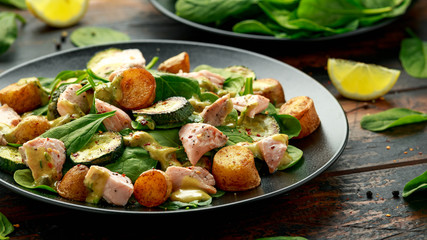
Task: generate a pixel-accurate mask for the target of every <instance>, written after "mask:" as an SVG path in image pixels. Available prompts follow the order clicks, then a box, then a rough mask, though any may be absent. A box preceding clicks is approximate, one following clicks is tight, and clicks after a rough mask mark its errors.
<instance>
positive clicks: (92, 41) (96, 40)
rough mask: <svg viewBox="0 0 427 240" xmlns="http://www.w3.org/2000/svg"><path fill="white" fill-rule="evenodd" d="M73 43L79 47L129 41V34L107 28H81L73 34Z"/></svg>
mask: <svg viewBox="0 0 427 240" xmlns="http://www.w3.org/2000/svg"><path fill="white" fill-rule="evenodd" d="M70 39H71V42H72V43H73V44H74V45H76V46H77V47H84V46H92V45H98V44H104V43H114V42H122V41H129V40H130V37H129V36H128V35H127V34H124V33H122V32H119V31H116V30H114V29H111V28H105V27H81V28H78V29H76V30H75V31H74V32H72V33H71V36H70Z"/></svg>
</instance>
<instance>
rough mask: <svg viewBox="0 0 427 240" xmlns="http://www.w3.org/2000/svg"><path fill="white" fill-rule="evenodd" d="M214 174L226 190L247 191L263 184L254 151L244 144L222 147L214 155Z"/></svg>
mask: <svg viewBox="0 0 427 240" xmlns="http://www.w3.org/2000/svg"><path fill="white" fill-rule="evenodd" d="M212 174H213V176H214V177H215V182H216V186H217V187H218V188H219V189H221V190H224V191H246V190H249V189H252V188H255V187H257V186H259V185H260V184H261V178H260V176H259V173H258V170H257V169H256V167H255V160H254V155H253V153H252V152H251V151H250V150H249V149H248V148H245V147H243V146H227V147H224V148H221V150H219V151H218V152H217V153H216V154H215V157H214V160H213V164H212Z"/></svg>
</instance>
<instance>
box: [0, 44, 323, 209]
mask: <svg viewBox="0 0 427 240" xmlns="http://www.w3.org/2000/svg"><path fill="white" fill-rule="evenodd" d="M157 60H158V59H157V58H153V60H151V61H150V62H149V63H146V60H145V58H144V56H143V54H142V52H141V51H140V50H139V49H124V50H122V49H116V48H111V49H106V50H103V51H100V52H98V53H96V54H95V55H94V56H93V57H92V58H91V59H90V60H89V61H88V63H87V68H86V69H84V70H76V71H63V72H60V73H59V74H58V75H57V76H56V77H55V78H41V77H39V78H36V77H29V78H24V79H20V80H19V81H18V82H17V83H14V84H11V85H9V86H7V87H5V88H4V89H2V90H0V102H1V104H2V106H1V107H0V127H1V138H0V140H1V146H0V169H1V170H2V171H4V172H8V173H10V174H13V178H14V180H15V181H16V182H17V183H18V184H19V185H21V186H23V187H26V188H32V189H40V191H46V190H47V191H52V192H54V193H56V194H58V195H59V196H61V197H63V198H66V199H70V200H73V201H82V202H88V203H90V204H101V203H102V204H112V205H117V206H131V205H141V206H144V207H161V208H164V209H177V208H183V207H184V208H185V207H200V206H206V205H209V204H210V203H211V202H212V198H217V197H221V196H222V195H223V194H224V193H225V192H236V191H246V190H249V189H253V188H257V187H259V186H260V185H261V184H262V176H263V175H264V174H274V173H275V172H276V171H282V170H285V169H287V168H290V167H292V166H293V165H294V164H295V163H297V162H298V160H300V159H301V157H302V155H303V153H302V151H301V150H300V149H298V148H296V147H294V146H292V145H289V140H290V139H292V138H304V137H305V136H307V135H309V134H311V133H312V132H313V131H315V130H316V128H317V127H318V126H319V124H320V120H319V118H318V116H317V113H316V110H315V108H314V103H313V101H312V100H311V99H310V98H309V97H307V96H300V97H295V98H292V99H289V100H288V101H285V96H284V91H283V89H282V86H281V85H280V83H279V82H278V81H277V80H275V79H272V78H266V79H257V78H256V75H255V73H254V72H253V71H252V70H250V69H248V68H246V67H243V66H229V67H227V68H215V67H213V66H208V65H200V66H197V67H196V68H194V69H193V70H192V71H190V56H189V55H188V54H187V53H186V52H182V53H180V54H178V55H176V56H173V57H171V58H169V59H166V60H165V61H163V62H162V63H161V64H159V65H158V68H157V70H153V69H152V68H153V66H154V65H155V64H156V61H157Z"/></svg>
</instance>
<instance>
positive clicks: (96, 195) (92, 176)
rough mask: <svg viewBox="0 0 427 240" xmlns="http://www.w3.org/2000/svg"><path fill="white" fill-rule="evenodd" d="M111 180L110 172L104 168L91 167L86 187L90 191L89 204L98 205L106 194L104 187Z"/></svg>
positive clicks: (87, 200) (85, 182)
mask: <svg viewBox="0 0 427 240" xmlns="http://www.w3.org/2000/svg"><path fill="white" fill-rule="evenodd" d="M108 178H110V171H109V170H108V169H106V168H103V167H98V166H91V167H90V169H89V171H88V172H87V174H86V177H85V180H84V182H83V183H84V185H85V186H86V187H87V188H88V189H89V194H88V195H87V197H86V202H88V203H95V204H96V203H98V202H99V200H100V199H101V198H102V195H103V193H104V187H105V184H106V183H107V180H108Z"/></svg>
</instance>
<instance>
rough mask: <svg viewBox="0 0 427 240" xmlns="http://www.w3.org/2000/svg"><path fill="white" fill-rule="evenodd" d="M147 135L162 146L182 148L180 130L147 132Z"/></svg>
mask: <svg viewBox="0 0 427 240" xmlns="http://www.w3.org/2000/svg"><path fill="white" fill-rule="evenodd" d="M147 133H149V134H150V135H151V136H152V137H153V138H154V139H155V140H156V141H157V142H158V143H159V144H160V145H162V146H167V147H180V146H182V143H181V140H179V128H172V129H167V130H154V131H147Z"/></svg>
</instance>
